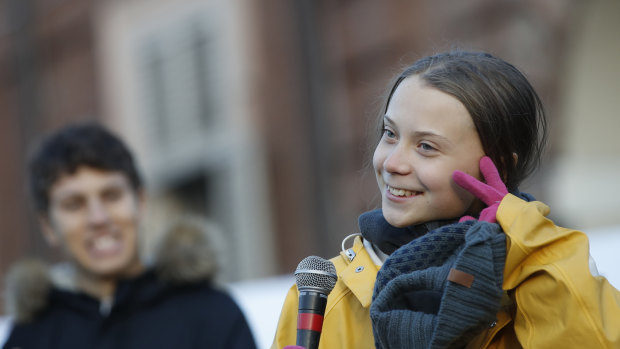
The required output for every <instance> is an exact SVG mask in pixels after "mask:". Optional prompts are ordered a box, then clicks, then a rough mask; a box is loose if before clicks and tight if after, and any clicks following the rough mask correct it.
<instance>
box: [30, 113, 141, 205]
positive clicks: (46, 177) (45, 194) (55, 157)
mask: <svg viewBox="0 0 620 349" xmlns="http://www.w3.org/2000/svg"><path fill="white" fill-rule="evenodd" d="M80 166H88V167H92V168H96V169H100V170H106V171H119V172H122V173H123V174H124V175H125V176H127V179H128V180H129V182H130V183H131V185H132V187H133V189H134V190H136V191H138V190H140V189H141V188H142V178H141V177H140V174H139V173H138V170H137V168H136V164H135V162H134V159H133V156H132V154H131V152H130V151H129V149H128V148H127V146H126V145H125V144H124V143H123V141H122V140H121V139H120V138H118V137H117V136H115V135H114V134H112V133H111V132H110V131H108V130H107V129H105V128H104V127H103V126H101V125H99V124H97V123H92V122H89V123H83V124H73V125H69V126H66V127H64V128H62V129H60V130H58V131H57V132H55V133H52V134H51V135H49V136H48V137H47V138H46V139H44V141H43V142H42V143H41V145H40V146H39V147H38V149H37V150H36V151H35V152H34V153H33V156H32V157H31V158H30V162H29V174H30V194H31V196H32V199H33V201H34V205H35V208H36V210H37V211H38V212H39V213H42V214H45V213H47V212H48V209H49V204H50V198H49V194H50V193H49V191H50V188H51V187H52V186H53V185H54V183H56V181H57V180H58V179H59V178H60V177H62V176H63V175H67V174H73V173H75V172H76V171H77V170H78V168H79V167H80Z"/></svg>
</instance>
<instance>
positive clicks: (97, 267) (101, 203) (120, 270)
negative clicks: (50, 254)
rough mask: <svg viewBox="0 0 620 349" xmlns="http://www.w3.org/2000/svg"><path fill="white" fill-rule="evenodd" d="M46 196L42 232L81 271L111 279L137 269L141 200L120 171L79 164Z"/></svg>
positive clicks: (139, 265) (138, 264) (140, 266)
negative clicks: (47, 201)
mask: <svg viewBox="0 0 620 349" xmlns="http://www.w3.org/2000/svg"><path fill="white" fill-rule="evenodd" d="M49 198H50V206H49V211H48V215H47V216H46V217H43V219H42V223H43V231H44V233H45V236H46V238H47V240H48V242H49V243H50V244H51V245H53V246H61V247H62V248H63V249H64V251H65V252H66V254H67V256H68V257H69V258H70V260H71V261H72V262H73V263H74V264H75V265H76V266H77V267H78V268H79V269H80V270H81V271H82V272H85V273H86V274H88V275H89V276H91V277H95V278H110V277H111V278H115V277H119V276H124V275H134V274H136V273H138V272H139V271H140V270H141V269H142V265H141V262H140V259H139V256H138V225H139V223H138V222H139V218H140V214H141V209H142V205H143V203H142V202H143V199H142V196H141V195H140V194H138V193H136V192H135V191H134V190H133V188H132V187H131V185H130V182H129V180H128V179H127V177H126V176H125V175H124V174H122V173H121V172H110V171H105V170H99V169H94V168H91V167H85V166H82V167H79V168H78V170H77V171H76V172H75V173H74V174H71V175H64V176H62V177H60V179H58V180H57V181H56V182H55V183H54V185H53V186H52V187H51V188H50V191H49Z"/></svg>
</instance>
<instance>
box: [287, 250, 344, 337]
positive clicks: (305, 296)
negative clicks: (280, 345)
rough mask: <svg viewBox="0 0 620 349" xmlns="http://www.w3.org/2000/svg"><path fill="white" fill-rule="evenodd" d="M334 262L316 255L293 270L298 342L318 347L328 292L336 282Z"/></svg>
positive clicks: (305, 259)
mask: <svg viewBox="0 0 620 349" xmlns="http://www.w3.org/2000/svg"><path fill="white" fill-rule="evenodd" d="M336 280H338V276H337V274H336V267H334V264H333V263H332V262H330V261H328V260H326V259H323V258H321V257H317V256H309V257H306V258H304V259H303V260H302V261H301V262H299V265H298V266H297V269H296V270H295V284H297V289H298V290H299V310H298V314H297V343H296V344H297V346H300V347H303V348H306V349H317V348H318V347H319V339H320V337H321V329H322V328H323V316H324V315H325V306H326V305H327V295H328V294H329V293H330V292H331V291H332V289H333V288H334V286H335V285H336Z"/></svg>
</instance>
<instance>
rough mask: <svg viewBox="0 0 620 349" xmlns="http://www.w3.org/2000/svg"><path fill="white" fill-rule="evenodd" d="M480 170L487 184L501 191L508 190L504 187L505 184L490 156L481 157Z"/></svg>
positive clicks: (505, 191)
mask: <svg viewBox="0 0 620 349" xmlns="http://www.w3.org/2000/svg"><path fill="white" fill-rule="evenodd" d="M480 172H481V173H482V176H483V177H484V181H485V182H486V183H487V184H488V185H490V186H491V187H493V188H494V189H497V190H499V191H501V192H504V193H507V192H508V190H507V189H506V185H505V184H504V182H503V181H502V177H501V176H500V175H499V171H498V170H497V167H495V164H494V163H493V160H491V158H490V157H488V156H484V157H483V158H482V159H480Z"/></svg>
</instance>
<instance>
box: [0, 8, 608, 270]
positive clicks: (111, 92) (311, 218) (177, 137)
mask: <svg viewBox="0 0 620 349" xmlns="http://www.w3.org/2000/svg"><path fill="white" fill-rule="evenodd" d="M0 4H1V5H0V13H2V17H1V18H0V21H1V22H0V26H1V30H2V32H1V34H0V35H1V37H0V63H1V65H0V67H1V69H2V78H3V79H2V84H1V85H0V105H1V106H2V107H3V108H2V111H3V115H2V117H1V118H0V126H1V128H0V129H1V130H2V132H3V133H2V137H0V139H2V147H0V160H1V161H2V163H4V164H5V166H3V168H4V169H5V170H4V171H2V172H1V173H0V185H1V186H2V193H3V194H4V196H3V198H4V200H2V203H0V221H1V222H2V223H3V229H2V231H1V234H2V235H1V238H2V240H1V241H2V244H0V272H2V273H4V271H5V270H6V268H7V267H8V265H9V264H10V263H12V262H13V261H15V260H16V259H17V258H19V257H21V256H22V255H24V254H38V255H44V256H48V257H54V256H52V255H51V254H50V251H48V250H47V249H46V248H45V246H44V245H43V240H42V239H41V238H40V237H39V233H38V227H37V224H36V220H35V217H34V215H33V214H32V212H31V211H30V207H29V203H28V200H27V198H26V190H25V171H24V165H25V163H26V156H27V153H28V151H29V148H30V147H31V145H32V144H33V143H36V141H37V140H38V139H40V137H41V136H42V135H43V134H44V133H45V132H47V131H49V130H51V129H54V128H56V127H58V126H60V125H62V124H64V123H66V122H68V121H77V120H84V119H97V120H100V121H101V122H103V123H105V124H106V125H108V126H109V127H111V128H112V129H114V130H115V131H116V132H118V133H119V134H121V135H122V136H123V137H124V138H125V139H126V140H127V141H128V143H129V144H130V146H131V147H132V148H133V149H134V151H135V152H136V154H137V156H138V160H139V164H140V166H141V169H142V171H143V173H144V175H145V178H146V182H147V186H148V189H149V192H150V198H151V204H150V208H151V209H150V211H149V219H147V225H146V227H145V228H146V229H145V231H147V232H148V234H149V235H148V236H147V241H148V242H149V243H151V242H153V241H155V240H156V236H157V231H158V229H159V227H161V226H162V225H163V224H165V222H166V221H167V220H168V219H169V218H170V217H171V216H172V215H175V214H178V213H179V212H188V211H189V212H192V213H195V214H199V215H201V216H205V217H207V218H208V219H210V220H211V221H213V222H214V223H216V224H217V225H219V226H220V228H221V230H222V232H223V234H222V237H221V241H219V243H220V244H221V249H220V254H221V256H220V258H221V259H222V263H223V275H224V277H223V278H224V279H225V280H241V279H248V278H255V277H262V276H267V275H273V274H278V273H287V272H291V271H292V270H294V268H295V266H296V264H297V263H298V261H299V260H301V259H302V258H303V257H305V256H306V255H310V254H314V255H320V256H323V257H330V256H333V255H336V254H337V253H338V252H339V246H340V242H341V240H342V238H343V237H344V236H346V235H348V234H350V233H353V232H356V231H357V222H356V218H357V216H358V215H359V214H360V213H362V212H364V211H366V210H368V209H372V208H374V207H376V205H377V200H376V199H377V189H376V184H375V179H374V174H373V173H372V171H370V170H369V168H368V166H367V165H366V164H367V163H368V160H369V157H370V152H369V151H368V149H369V148H370V147H371V146H372V143H373V142H374V139H375V137H376V132H374V133H373V131H374V121H375V118H376V114H377V113H378V111H379V110H380V108H381V102H382V99H381V97H382V94H383V93H384V89H385V87H387V85H388V83H389V82H390V79H391V78H392V77H393V76H394V74H396V73H397V72H398V71H399V70H400V68H401V67H402V66H404V65H406V64H408V63H411V62H412V61H413V60H415V59H416V58H418V57H420V56H422V55H426V54H429V53H433V52H435V51H439V50H444V49H449V48H450V47H452V46H453V45H455V44H458V46H459V47H464V48H472V49H484V50H487V51H490V52H493V53H495V54H497V55H499V56H500V57H503V58H505V59H507V60H508V61H510V62H512V63H514V64H515V65H516V66H517V67H519V68H520V69H522V70H523V71H524V72H525V73H526V74H527V75H528V77H529V78H530V79H531V81H532V83H533V84H534V85H535V87H536V89H537V90H538V92H539V93H540V95H541V97H542V98H543V101H544V103H545V106H546V108H547V112H548V114H549V117H550V120H551V129H552V134H551V138H550V144H549V150H548V153H547V161H546V163H545V165H544V166H543V169H542V171H541V172H539V174H537V175H536V176H535V177H534V178H533V179H532V180H531V181H529V182H528V183H527V188H525V189H526V190H529V191H531V192H533V193H534V194H535V195H536V196H538V197H539V198H541V199H542V200H543V201H546V202H548V203H549V204H550V205H551V207H552V208H554V205H558V206H559V207H560V209H559V210H558V209H557V208H554V211H552V215H553V217H554V218H556V219H558V221H559V222H561V223H564V222H565V223H566V224H572V225H573V226H575V224H577V225H581V226H580V228H582V229H586V228H588V227H589V226H595V225H597V224H603V223H604V224H620V219H619V218H618V216H617V215H616V214H614V212H612V211H614V209H615V210H617V208H618V207H619V206H620V199H619V198H618V197H619V195H618V193H619V192H620V189H619V184H618V183H616V182H617V180H615V179H614V178H615V177H613V176H611V175H607V173H617V172H618V170H620V168H619V167H620V160H619V158H618V156H617V155H616V154H617V153H618V150H620V143H619V141H618V137H617V136H615V132H614V131H617V130H618V129H620V128H619V127H618V126H620V125H618V122H619V121H618V120H620V118H618V117H617V110H618V99H617V98H614V96H617V94H618V92H619V91H620V86H619V85H618V81H620V79H619V78H618V74H620V69H618V68H617V67H615V66H614V64H615V63H613V62H618V61H620V60H619V59H618V58H620V43H619V42H618V40H617V38H616V36H617V35H616V34H617V33H618V32H620V30H619V29H620V25H619V24H618V23H620V22H619V21H618V20H617V19H618V18H619V17H620V9H619V6H618V2H617V1H613V0H595V1H591V2H587V3H583V2H578V1H564V0H557V1H545V2H539V1H523V2H514V1H493V0H477V1H468V2H461V1H445V2H440V1H435V2H425V1H385V2H378V1H371V0H364V1H350V0H344V1H303V0H293V1H288V0H287V1H282V0H266V1H260V2H259V1H242V0H228V1H217V0H179V1H175V2H171V1H165V0H124V1H121V0H108V1H96V0H90V1H77V0H47V1H44V0H5V1H2V2H1V3H0ZM577 160H579V161H577ZM610 171H612V172H610ZM599 178H601V180H599ZM595 179H596V180H595ZM614 192H615V193H616V195H613V193H614ZM600 202H603V203H604V204H605V205H604V208H597V206H596V205H595V204H596V203H600ZM584 203H587V205H584ZM577 214H581V215H583V217H585V218H584V220H577V219H575V220H573V219H572V218H573V217H577V216H578V215H577ZM147 246H150V245H147Z"/></svg>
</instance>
